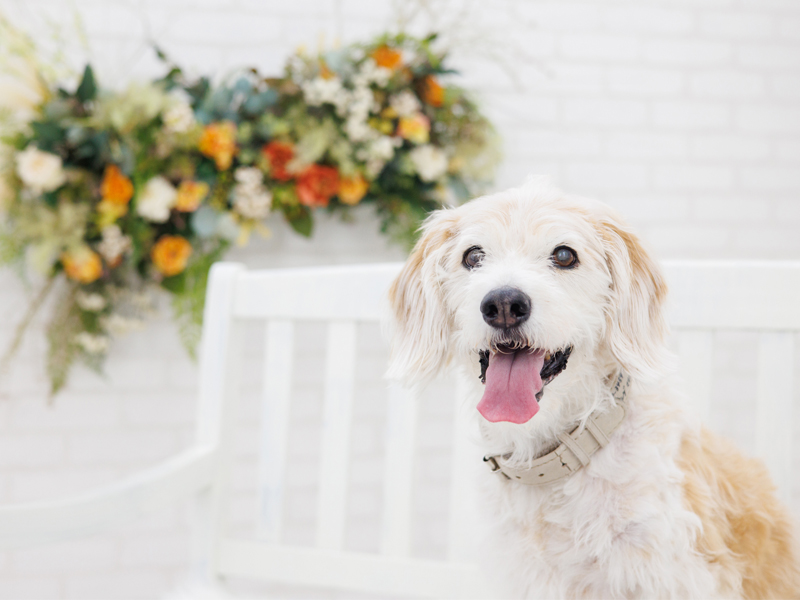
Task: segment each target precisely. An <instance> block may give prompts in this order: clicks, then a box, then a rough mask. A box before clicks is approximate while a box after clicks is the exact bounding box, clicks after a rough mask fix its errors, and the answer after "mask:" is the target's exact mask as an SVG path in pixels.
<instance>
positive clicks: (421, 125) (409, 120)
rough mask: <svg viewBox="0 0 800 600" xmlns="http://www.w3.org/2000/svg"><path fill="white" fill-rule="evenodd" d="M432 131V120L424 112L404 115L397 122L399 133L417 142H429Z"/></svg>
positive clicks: (402, 136)
mask: <svg viewBox="0 0 800 600" xmlns="http://www.w3.org/2000/svg"><path fill="white" fill-rule="evenodd" d="M430 131H431V122H430V121H429V120H428V117H426V116H425V115H423V114H422V113H416V114H414V115H411V116H410V117H403V118H402V119H400V122H399V123H398V124H397V135H399V136H400V137H401V138H404V139H406V140H408V141H410V142H414V143H415V144H427V143H428V140H429V139H430Z"/></svg>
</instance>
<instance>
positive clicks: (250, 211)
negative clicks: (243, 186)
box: [233, 190, 272, 219]
mask: <svg viewBox="0 0 800 600" xmlns="http://www.w3.org/2000/svg"><path fill="white" fill-rule="evenodd" d="M271 208H272V194H270V193H269V192H268V191H266V190H264V191H263V192H261V193H255V194H253V193H241V192H237V191H234V197H233V209H234V210H235V211H236V212H238V213H239V214H240V215H242V216H243V217H245V218H248V219H263V218H265V217H266V216H267V215H269V211H270V209H271Z"/></svg>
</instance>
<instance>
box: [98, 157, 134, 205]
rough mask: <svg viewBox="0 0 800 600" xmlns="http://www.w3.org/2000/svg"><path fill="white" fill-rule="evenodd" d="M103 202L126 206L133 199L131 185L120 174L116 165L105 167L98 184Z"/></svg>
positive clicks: (128, 180)
mask: <svg viewBox="0 0 800 600" xmlns="http://www.w3.org/2000/svg"><path fill="white" fill-rule="evenodd" d="M100 195H101V196H102V197H103V202H109V203H111V204H119V205H126V204H128V202H130V201H131V198H133V183H131V180H130V179H128V178H127V177H125V175H123V174H122V171H120V170H119V167H118V166H117V165H106V169H105V172H104V173H103V181H102V183H101V184H100Z"/></svg>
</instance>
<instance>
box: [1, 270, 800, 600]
mask: <svg viewBox="0 0 800 600" xmlns="http://www.w3.org/2000/svg"><path fill="white" fill-rule="evenodd" d="M400 267H401V265H400V264H384V265H364V266H348V267H325V268H313V269H290V270H275V271H247V270H246V269H245V268H244V267H242V266H240V265H237V264H232V263H218V264H216V265H214V267H213V269H212V272H211V277H210V282H209V288H208V293H207V300H206V312H205V321H204V329H203V339H202V348H201V364H200V370H201V379H200V394H199V405H198V420H197V432H196V442H195V444H194V446H193V447H192V448H191V449H189V450H188V451H186V452H184V453H183V454H181V455H179V456H177V457H175V458H173V459H171V460H169V461H167V462H165V463H164V464H162V465H160V466H158V467H156V468H154V469H150V470H148V471H146V472H144V473H141V474H140V475H137V476H135V477H132V478H129V479H126V480H124V481H122V482H120V483H118V484H115V485H113V486H110V487H106V488H103V489H101V490H98V491H96V492H93V493H91V494H87V495H84V496H81V497H78V498H71V499H65V500H57V501H53V502H41V503H35V504H29V505H22V506H6V507H0V548H11V547H15V546H21V545H30V544H37V543H43V542H47V541H55V540H62V539H67V538H70V537H76V536H83V535H90V534H93V533H96V532H99V531H102V530H104V529H106V528H108V527H110V526H112V525H114V524H116V523H122V522H125V521H128V520H131V519H134V518H136V517H137V516H139V515H141V514H144V513H146V512H150V511H153V510H158V509H160V508H163V507H167V506H169V505H171V504H174V503H176V502H178V501H179V500H180V499H183V498H187V497H194V498H195V499H196V500H195V505H196V506H195V508H196V510H195V513H194V514H195V517H194V519H195V523H194V525H195V527H194V531H195V539H194V543H193V559H194V567H195V569H196V571H197V573H199V574H204V575H206V576H210V577H212V578H220V577H244V578H252V579H255V580H260V581H271V582H279V583H285V584H297V585H302V586H319V587H324V588H341V589H346V590H353V591H360V592H365V593H367V594H372V595H382V594H386V595H395V596H420V597H458V598H478V597H489V596H490V595H491V592H490V591H489V589H488V588H487V586H486V579H485V576H484V574H483V573H482V570H481V569H480V568H478V566H477V565H476V564H475V563H474V562H471V561H470V555H471V552H470V547H471V542H472V541H473V540H472V538H473V535H472V529H471V515H472V514H473V513H472V512H471V511H472V510H473V507H474V497H473V496H472V487H471V482H470V479H469V477H467V476H466V473H467V472H468V471H469V470H470V469H472V468H473V467H474V466H475V465H476V464H478V462H479V457H478V456H476V455H475V452H476V449H475V448H474V447H472V444H471V443H470V442H469V440H468V435H467V429H468V426H467V423H468V418H467V416H466V415H464V414H463V413H461V412H456V425H455V427H454V436H453V441H452V448H453V464H452V473H451V477H452V484H451V486H450V487H451V489H450V498H451V501H450V507H451V508H450V511H449V528H448V533H447V536H448V552H447V557H446V558H445V559H442V560H431V559H423V558H419V557H415V556H413V555H412V552H411V545H412V544H411V534H410V532H411V524H412V520H413V510H412V488H413V485H412V484H413V476H414V468H415V465H414V460H413V456H414V447H415V439H416V437H417V435H416V432H417V421H418V415H417V405H416V403H415V401H414V399H413V398H411V397H410V396H409V395H408V394H407V393H406V392H403V391H401V390H396V389H392V390H390V391H389V393H388V395H387V402H388V410H387V415H388V417H387V422H386V428H385V455H384V456H385V457H384V464H383V467H382V468H383V473H384V479H383V486H384V488H383V489H384V494H383V495H384V503H383V508H382V510H383V515H382V528H381V543H380V550H379V552H377V553H366V552H353V551H348V550H346V549H345V545H344V536H345V524H346V512H347V507H348V497H347V481H348V471H349V468H350V455H349V448H350V437H351V436H350V434H351V426H352V417H353V395H354V389H355V372H356V371H355V363H356V358H357V353H356V327H357V325H358V324H359V323H362V322H376V321H378V320H379V319H380V316H381V314H380V313H381V307H382V303H383V300H384V296H385V293H386V290H387V289H388V287H389V285H390V282H391V281H392V279H393V278H394V276H395V275H396V274H397V273H398V272H399V269H400ZM665 269H666V273H667V278H668V281H669V284H670V288H671V302H670V305H671V312H670V320H671V323H672V325H673V327H674V329H675V330H676V332H677V335H678V340H679V344H678V348H679V357H680V360H681V373H682V374H683V376H684V378H685V379H686V380H687V382H688V386H687V390H688V393H689V394H690V396H691V397H692V399H693V400H694V401H695V404H696V405H697V406H698V407H699V409H700V410H701V412H704V413H705V414H706V415H707V414H708V410H709V406H710V398H711V390H712V383H713V381H712V357H713V352H714V337H715V334H716V332H718V331H721V330H748V331H754V332H757V334H758V337H759V342H758V350H757V354H758V358H757V363H758V394H757V399H756V400H757V409H756V412H757V418H756V423H755V430H756V449H757V452H758V454H759V455H760V456H762V457H763V458H765V459H766V461H767V464H768V465H769V467H770V469H771V470H772V473H773V476H774V478H775V480H776V482H777V484H778V486H779V488H780V491H781V494H782V495H783V496H784V498H785V499H787V500H789V499H790V496H791V492H792V489H791V487H792V480H793V477H792V474H793V471H792V457H793V453H792V446H791V444H792V429H793V420H792V383H793V371H794V360H793V347H794V335H795V334H796V333H797V332H798V330H800V311H798V309H797V306H798V300H800V263H756V262H744V263H741V262H739V263H730V262H727V263H725V262H709V263H705V262H703V263H698V262H667V263H665ZM254 320H255V322H260V323H261V324H262V325H260V327H263V332H264V336H265V340H266V344H265V345H266V352H265V362H264V367H263V371H264V379H263V389H262V408H261V412H262V431H261V434H260V436H259V440H260V443H259V448H258V455H259V456H258V470H257V473H258V475H257V478H258V485H257V489H258V501H257V507H258V508H257V515H256V520H255V523H256V527H255V532H254V534H253V535H252V536H249V537H246V538H242V537H238V536H236V535H233V534H232V533H231V532H230V530H229V528H228V526H227V523H226V518H225V515H226V514H227V510H228V505H229V501H230V498H231V484H230V473H231V468H232V458H233V441H234V437H235V431H234V423H235V422H236V420H235V415H236V409H237V401H238V399H239V391H238V389H239V388H238V380H239V373H238V370H239V367H240V366H241V364H240V363H241V360H240V358H241V353H242V343H241V340H242V334H243V333H244V330H245V329H246V328H252V327H253V323H254ZM299 320H302V321H306V320H316V321H320V322H324V323H326V324H327V358H326V366H325V369H324V400H323V412H324V415H323V429H322V440H321V463H320V473H319V480H318V489H319V493H318V502H317V510H316V538H315V543H314V545H313V546H311V547H309V546H304V547H300V546H292V545H289V544H287V543H286V541H285V536H284V522H285V513H286V506H285V502H286V485H285V484H286V477H287V470H288V469H289V465H288V464H287V444H288V440H289V414H290V405H291V402H292V377H293V375H292V373H293V370H294V369H296V368H297V366H296V365H294V364H293V356H294V355H295V352H294V351H293V341H294V332H295V322H296V321H299ZM454 395H455V396H456V397H458V396H461V395H462V394H460V392H459V390H458V389H456V390H455V393H454Z"/></svg>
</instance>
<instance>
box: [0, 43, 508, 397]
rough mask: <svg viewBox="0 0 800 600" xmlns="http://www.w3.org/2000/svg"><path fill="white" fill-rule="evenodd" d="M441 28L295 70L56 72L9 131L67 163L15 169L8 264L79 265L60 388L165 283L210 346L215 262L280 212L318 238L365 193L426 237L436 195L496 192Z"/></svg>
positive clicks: (188, 331)
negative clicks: (209, 293) (441, 41)
mask: <svg viewBox="0 0 800 600" xmlns="http://www.w3.org/2000/svg"><path fill="white" fill-rule="evenodd" d="M435 38H436V36H435V35H431V36H428V37H426V38H423V39H419V38H414V37H412V36H409V35H405V34H401V35H395V36H390V35H384V36H381V37H379V38H377V39H376V40H374V41H372V42H370V43H366V44H355V45H352V46H347V47H343V48H338V49H336V50H332V51H329V52H325V53H322V54H319V55H313V56H312V55H306V54H303V53H300V54H298V55H296V56H294V57H292V58H290V60H289V61H288V62H287V66H286V70H285V72H284V73H283V75H282V76H280V77H274V78H265V77H263V76H262V75H260V74H259V73H258V72H256V71H255V70H253V69H249V70H242V71H240V72H238V73H235V74H234V75H233V76H232V77H231V78H229V79H228V80H226V81H223V82H222V83H221V84H212V80H211V79H210V78H209V77H202V78H199V79H191V78H189V77H187V75H186V74H185V73H184V71H183V70H182V69H181V67H180V66H178V65H176V64H174V63H172V62H171V61H170V59H169V58H168V57H167V55H166V54H165V53H164V52H163V51H162V50H160V49H158V48H157V49H156V54H157V55H158V57H159V58H160V59H161V60H163V61H164V62H165V63H167V74H166V75H165V76H164V77H162V78H160V79H158V80H155V81H150V82H144V83H133V84H131V85H130V86H129V87H128V88H127V89H126V90H125V91H122V92H112V91H109V90H104V89H102V88H101V87H100V86H99V85H98V82H97V81H96V78H95V74H94V72H93V70H92V67H91V65H87V66H86V68H85V69H84V71H83V74H82V77H81V78H80V81H79V82H77V85H76V86H69V85H64V86H63V87H62V86H59V85H57V84H55V83H52V84H50V85H49V89H48V90H46V92H47V93H45V94H43V98H44V99H43V103H42V105H41V106H40V107H38V111H37V114H36V116H35V118H33V119H31V121H30V122H28V123H26V124H24V125H25V126H24V127H18V128H14V129H11V130H5V129H3V130H2V131H0V133H2V135H3V138H2V141H3V142H4V143H5V144H7V146H8V148H9V153H8V154H9V156H8V157H7V158H8V160H7V161H6V157H3V160H4V161H6V162H7V163H8V164H9V165H13V164H14V162H15V158H16V156H18V155H19V153H21V152H28V156H29V157H30V156H35V154H36V152H45V153H49V155H48V156H41V155H39V156H38V159H40V160H39V161H38V163H37V164H48V163H49V165H50V167H49V169H50V171H51V172H50V174H49V175H47V174H45V175H43V176H42V177H41V180H42V181H41V182H40V183H41V185H38V184H37V183H36V182H31V181H27V180H26V181H23V180H22V175H21V174H20V173H11V172H10V171H11V169H8V171H9V173H4V175H8V177H6V179H8V181H9V184H10V186H11V190H10V192H11V193H10V194H8V193H6V194H4V197H9V198H11V199H10V200H8V201H4V208H6V209H7V218H6V220H5V223H4V224H3V225H0V264H18V265H21V264H23V262H24V263H26V264H32V265H33V266H34V267H35V268H37V269H38V270H39V271H40V272H41V273H43V274H45V275H46V276H47V277H49V281H50V282H51V283H52V282H53V281H54V280H55V278H56V277H58V275H60V274H61V273H64V274H65V275H66V276H67V278H70V279H69V281H70V287H69V289H68V290H67V291H66V292H65V293H64V294H62V296H61V297H60V298H59V302H58V305H57V307H56V310H55V313H54V316H53V319H52V321H51V323H50V327H49V329H48V339H49V341H50V346H51V347H50V353H49V356H48V373H49V375H50V377H51V382H52V388H53V392H54V393H55V392H57V391H58V390H59V389H61V387H62V386H63V385H64V382H65V381H66V377H67V373H68V371H69V368H70V366H71V365H72V364H73V363H74V361H75V360H78V359H80V360H82V361H83V362H85V363H86V364H87V365H88V366H90V367H91V368H94V369H96V370H99V369H100V368H101V367H102V363H103V359H104V358H105V353H106V348H107V345H108V343H110V340H111V339H112V338H113V337H114V336H116V335H119V331H123V330H126V328H129V326H131V324H132V323H134V322H138V321H140V320H141V319H140V317H141V314H143V313H145V312H146V311H145V310H144V309H143V308H142V306H143V305H144V304H146V302H144V303H143V301H142V296H143V292H142V290H146V289H148V287H152V286H154V285H155V286H159V287H160V288H161V289H163V290H166V291H167V292H169V293H170V294H172V300H173V302H172V306H173V310H174V315H175V319H176V322H177V325H178V330H179V333H180V336H181V340H182V342H183V344H184V346H185V347H186V349H187V351H188V352H189V353H190V354H191V355H192V356H194V355H195V352H196V347H197V343H198V341H199V337H200V324H201V322H202V315H203V303H204V298H205V287H206V284H207V280H208V273H209V270H210V268H211V265H212V263H213V262H214V261H215V260H218V259H219V258H221V257H222V255H223V253H224V251H225V249H226V248H228V247H229V246H230V244H232V243H234V242H235V243H237V244H243V243H246V241H247V239H248V237H249V236H250V235H252V234H253V233H259V234H264V233H268V230H267V229H266V226H265V224H264V221H265V218H267V217H268V216H269V213H272V214H273V218H280V217H283V218H284V219H285V220H286V221H287V222H288V223H289V224H290V226H291V227H292V229H293V230H294V231H295V232H296V233H297V234H299V235H302V236H305V237H311V236H312V235H313V232H314V218H315V214H316V212H317V211H318V210H321V209H325V210H327V211H328V212H330V213H334V214H338V215H339V216H340V217H341V218H342V220H343V221H345V222H349V221H352V219H353V217H352V215H353V213H352V207H353V206H355V205H358V204H362V203H364V204H367V205H370V206H372V207H373V208H374V210H375V211H376V214H377V215H378V217H379V219H380V224H381V225H380V227H381V231H382V232H384V233H386V234H387V235H388V236H390V237H391V238H392V239H393V240H394V241H396V242H398V243H400V244H403V245H404V246H406V247H410V246H411V245H412V244H413V242H414V239H415V238H416V236H417V233H418V229H419V225H420V223H421V222H422V220H423V219H424V218H425V217H426V216H427V215H428V214H429V213H430V212H431V211H433V210H436V209H437V208H440V207H441V206H442V204H443V203H448V204H449V203H453V202H459V201H463V200H465V199H467V198H469V197H470V196H472V195H474V194H475V193H476V192H478V191H480V190H481V188H482V186H483V185H484V183H485V182H487V181H488V180H489V178H490V177H491V174H492V170H493V167H494V165H495V164H496V162H497V153H496V150H495V149H496V136H495V134H494V131H493V129H492V127H491V125H490V124H489V122H488V121H487V120H486V119H485V118H484V117H483V116H482V115H481V114H480V112H479V110H478V108H477V106H476V105H475V103H474V102H473V101H472V100H471V99H470V97H469V95H468V94H467V93H466V92H464V90H462V89H460V88H458V87H456V86H454V85H451V83H450V82H449V81H447V80H445V78H444V76H446V75H447V74H450V73H453V71H452V70H451V69H449V68H448V66H447V56H446V54H445V53H443V52H440V51H437V50H435V49H434V46H433V42H434V40H435ZM54 81H55V80H54ZM73 89H74V91H72V90H73ZM2 117H3V115H0V119H2ZM34 162H36V161H34ZM34 175H35V174H34ZM35 178H36V177H35V176H34V179H35ZM2 191H3V190H2V189H0V193H2ZM193 194H194V195H193ZM198 194H199V195H198ZM23 256H24V257H26V258H27V260H26V261H22V258H23ZM131 315H134V317H132V316H131ZM23 329H24V327H23Z"/></svg>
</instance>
